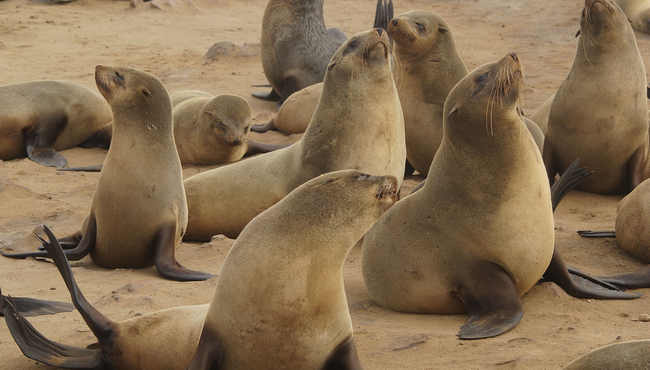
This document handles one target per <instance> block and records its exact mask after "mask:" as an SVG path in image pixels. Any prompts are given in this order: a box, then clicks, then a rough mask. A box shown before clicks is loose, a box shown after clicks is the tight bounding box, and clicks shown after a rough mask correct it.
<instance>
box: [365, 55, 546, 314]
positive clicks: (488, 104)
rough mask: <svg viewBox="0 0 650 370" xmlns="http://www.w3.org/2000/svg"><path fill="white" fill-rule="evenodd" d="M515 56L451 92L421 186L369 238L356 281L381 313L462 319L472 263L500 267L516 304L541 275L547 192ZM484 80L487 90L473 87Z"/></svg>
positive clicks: (481, 85)
mask: <svg viewBox="0 0 650 370" xmlns="http://www.w3.org/2000/svg"><path fill="white" fill-rule="evenodd" d="M512 58H513V57H512V56H511V55H507V56H506V57H504V58H503V59H501V60H500V61H499V62H496V63H491V64H486V65H484V66H482V67H479V68H478V69H476V70H475V71H474V72H472V73H471V74H470V75H468V76H466V77H465V78H464V79H463V80H461V81H460V82H459V83H458V85H456V87H454V89H453V90H452V91H451V93H450V94H449V96H448V98H447V102H446V103H445V110H444V114H445V115H444V117H445V119H444V125H445V126H444V127H445V133H444V136H443V139H442V144H441V145H440V149H439V150H438V152H437V153H436V156H435V158H434V160H433V162H432V164H431V168H430V170H429V176H428V178H427V181H426V183H425V185H424V187H423V188H422V189H421V190H419V191H417V192H415V193H413V194H411V195H409V196H408V197H406V198H404V199H402V200H401V201H400V202H398V203H397V204H396V205H395V206H394V207H393V208H391V209H389V210H388V211H387V212H386V214H385V215H384V216H382V217H381V218H380V219H379V220H378V221H377V223H375V225H373V227H372V228H371V229H370V230H369V231H368V232H367V233H366V235H365V237H364V239H363V245H362V248H363V265H362V267H363V276H364V280H365V283H366V287H367V288H368V292H369V293H370V295H371V297H372V298H373V299H374V300H375V301H376V302H377V303H378V304H379V305H381V306H382V307H385V308H389V309H392V310H397V311H404V312H414V313H437V314H458V313H464V312H467V310H466V307H465V304H463V302H462V301H461V300H460V299H459V297H458V289H460V286H459V284H461V281H463V277H464V276H467V274H475V273H476V271H473V270H468V268H469V267H468V266H471V265H473V264H474V262H475V261H477V260H484V261H490V262H493V263H495V264H497V265H499V266H501V267H502V268H503V269H504V270H505V271H506V272H507V274H508V275H509V276H510V278H511V279H512V281H513V283H514V286H515V287H516V291H517V294H518V295H520V296H521V295H523V294H524V293H525V292H526V291H528V290H529V289H530V288H531V287H532V286H533V285H535V284H536V283H537V281H538V280H539V279H540V277H541V276H542V274H543V273H544V271H545V270H546V268H547V267H548V264H549V262H550V260H551V256H552V254H553V245H554V231H553V214H552V210H551V201H550V189H549V186H548V182H547V180H546V175H545V171H544V166H543V163H542V158H541V155H540V153H539V150H538V149H537V147H536V145H535V143H534V141H533V139H532V137H531V135H530V134H529V132H528V131H527V130H526V129H525V128H524V126H523V124H522V117H521V115H520V113H519V112H518V110H517V109H516V105H517V104H518V99H519V94H520V89H521V86H523V77H522V76H521V66H520V64H519V62H518V61H513V60H512ZM485 73H487V77H486V80H485V81H486V82H484V83H480V82H478V79H480V78H482V76H483V75H484V74H485ZM495 76H496V77H495ZM495 81H498V83H497V82H495ZM505 81H510V82H511V85H509V86H508V84H507V83H506V82H505ZM504 85H505V86H504Z"/></svg>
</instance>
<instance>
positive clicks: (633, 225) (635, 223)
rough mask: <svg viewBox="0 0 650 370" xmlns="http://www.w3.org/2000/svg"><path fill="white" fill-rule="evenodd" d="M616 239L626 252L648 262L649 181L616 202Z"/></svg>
mask: <svg viewBox="0 0 650 370" xmlns="http://www.w3.org/2000/svg"><path fill="white" fill-rule="evenodd" d="M616 239H618V243H619V245H620V246H621V248H623V249H624V250H625V251H626V252H627V253H629V254H631V255H633V256H634V257H636V258H638V259H640V260H642V261H644V262H646V263H650V181H648V180H646V181H644V182H643V183H641V185H639V186H637V187H636V189H634V190H633V191H632V192H631V193H630V194H628V195H627V196H626V197H625V198H623V200H621V202H620V203H619V204H618V207H617V209H616Z"/></svg>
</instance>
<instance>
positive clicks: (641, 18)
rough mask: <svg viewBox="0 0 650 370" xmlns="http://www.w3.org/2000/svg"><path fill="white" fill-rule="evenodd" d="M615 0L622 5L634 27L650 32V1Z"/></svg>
mask: <svg viewBox="0 0 650 370" xmlns="http://www.w3.org/2000/svg"><path fill="white" fill-rule="evenodd" d="M614 2H615V3H616V4H618V6H620V7H621V9H622V10H623V12H624V13H625V15H626V16H627V18H628V19H629V20H630V23H632V27H634V29H636V30H637V31H641V32H645V33H650V1H648V0H614Z"/></svg>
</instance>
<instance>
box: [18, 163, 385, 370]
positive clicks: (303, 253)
mask: <svg viewBox="0 0 650 370" xmlns="http://www.w3.org/2000/svg"><path fill="white" fill-rule="evenodd" d="M396 191H397V181H396V179H395V178H394V177H390V176H385V177H372V176H368V175H364V174H362V173H360V172H358V171H353V170H347V171H341V172H337V173H330V174H326V175H322V176H320V177H318V178H316V179H312V180H311V181H309V182H308V183H306V184H304V185H302V186H301V187H299V188H298V189H296V190H295V191H293V192H292V193H291V194H290V195H289V196H287V197H286V198H285V199H283V200H282V202H280V203H278V204H277V205H276V206H274V207H272V208H270V209H269V210H267V211H266V212H264V213H263V214H261V215H260V216H258V217H257V218H256V219H255V220H254V221H253V222H251V223H250V226H248V227H247V228H246V230H244V232H242V234H241V236H240V238H238V239H237V241H236V242H235V244H233V246H232V248H231V250H230V252H229V253H228V256H227V257H226V260H225V261H224V264H223V267H222V269H221V272H220V273H219V281H218V283H217V288H216V293H215V296H214V298H213V301H212V303H211V304H210V305H202V306H190V307H179V308H173V309H168V310H164V311H160V312H155V313H151V314H148V315H144V316H141V317H136V318H134V319H131V320H127V321H124V322H120V323H115V322H112V321H110V320H109V319H108V318H106V317H104V316H103V315H102V314H101V313H99V312H98V311H97V310H96V309H94V308H93V307H92V306H91V305H90V304H88V302H87V300H86V299H85V298H84V297H83V294H82V293H81V291H80V290H79V288H78V287H77V285H76V283H75V282H74V277H73V276H72V272H71V270H70V267H69V265H68V264H67V263H66V260H65V256H64V255H63V253H62V251H61V249H60V247H58V242H57V241H56V239H55V238H54V236H53V235H52V234H51V232H50V231H49V230H47V231H46V233H47V235H48V237H49V238H50V240H51V244H50V243H47V242H45V241H44V242H43V244H44V245H45V247H46V248H47V250H48V251H49V252H50V253H51V254H52V256H53V260H54V261H55V264H56V265H57V267H58V268H59V270H60V271H61V274H62V276H63V277H64V280H65V281H66V285H67V286H68V288H69V290H70V292H71V296H72V300H73V302H74V303H75V306H76V307H77V308H78V310H79V312H80V313H81V314H82V316H83V317H84V320H85V321H86V323H87V324H88V326H89V327H90V329H91V330H92V331H93V333H94V334H95V336H96V337H97V339H98V340H99V348H97V347H95V349H81V348H74V347H69V346H65V345H61V344H58V343H54V342H51V341H49V340H47V339H46V338H44V337H43V336H42V335H40V334H39V333H38V332H37V331H36V329H34V328H33V327H32V326H31V325H29V323H28V322H27V321H26V320H25V319H24V318H22V317H21V316H20V315H19V314H17V313H15V312H12V311H9V314H8V315H7V319H6V321H7V324H8V326H9V328H10V331H11V334H12V335H13V336H14V338H15V339H16V343H17V344H18V345H19V346H20V347H21V350H22V351H23V353H25V355H26V356H28V357H30V358H33V359H35V360H38V361H41V362H44V363H47V364H49V365H53V366H57V367H63V368H71V367H72V365H76V366H77V368H79V367H83V368H91V369H132V370H138V369H140V370H143V369H160V368H165V369H178V370H182V369H186V368H187V366H188V364H189V363H190V358H191V356H192V354H193V353H194V352H195V350H196V352H197V354H196V356H195V359H194V362H193V363H192V365H191V366H190V368H192V369H194V368H195V366H198V365H199V362H200V360H205V361H206V362H207V361H210V360H212V359H211V358H210V355H212V354H217V353H218V354H222V355H223V362H221V366H220V367H219V366H217V367H216V368H219V369H232V368H233V365H232V363H233V362H235V363H237V362H240V363H241V362H245V361H251V362H255V361H257V362H258V364H257V365H258V366H254V365H251V364H246V365H247V366H244V367H239V368H246V369H283V368H287V369H311V368H313V369H329V368H332V367H327V366H326V367H323V366H322V365H323V364H325V363H326V362H327V363H328V364H329V365H336V364H340V363H341V362H342V363H343V364H345V365H355V366H354V367H346V368H357V369H360V366H359V365H358V363H359V360H358V358H357V357H356V353H355V349H354V342H353V341H352V338H351V336H352V325H351V322H350V314H349V311H348V306H347V301H346V298H345V293H344V290H343V276H342V267H343V263H344V261H345V258H346V256H347V254H348V252H349V251H350V249H351V248H352V246H353V245H354V243H355V242H356V241H357V240H358V239H359V238H360V237H361V235H363V233H364V232H365V231H366V230H367V229H368V228H369V227H370V225H371V224H372V223H373V222H374V221H375V220H376V219H377V218H378V217H379V216H380V215H381V214H382V213H383V212H384V211H385V210H386V208H388V207H390V205H392V204H393V203H394V202H395V201H396V200H397V193H396ZM289 219H290V220H292V227H289V228H287V227H286V224H285V222H283V220H289ZM332 229H336V230H337V233H336V234H335V235H334V234H331V233H330V232H329V231H330V230H332ZM306 230H311V231H312V232H307V233H306V232H305V231H306ZM269 260H282V261H283V263H282V264H281V265H274V264H269V263H268V261H269ZM309 261H319V263H315V264H310V263H309ZM305 263H307V265H306V264H305ZM271 275H273V276H274V277H273V279H268V278H267V277H268V276H271ZM295 282H299V284H298V285H295V284H294V283H295ZM224 296H226V297H228V298H224ZM229 312H234V315H231V314H230V313H229ZM206 315H207V318H206ZM250 315H254V316H255V318H251V316H250ZM204 319H205V324H204ZM287 322H290V323H291V324H290V325H289V326H287V324H286V323H287ZM202 328H203V333H202V334H201V330H202ZM240 328H245V329H243V331H240ZM233 331H234V332H236V334H232V335H231V332H233ZM199 334H201V340H200V341H199ZM242 335H246V340H245V341H244V342H243V344H244V345H245V346H252V348H254V350H253V351H254V352H249V351H248V350H247V349H246V348H241V347H239V346H238V344H239V343H241V336H242ZM33 338H38V340H33ZM170 338H173V340H170ZM197 343H198V349H197ZM213 349H214V350H213ZM276 351H277V352H276ZM251 353H254V354H255V355H253V356H251ZM346 356H347V357H346ZM337 361H340V362H337ZM346 361H348V362H346ZM259 362H261V364H259Z"/></svg>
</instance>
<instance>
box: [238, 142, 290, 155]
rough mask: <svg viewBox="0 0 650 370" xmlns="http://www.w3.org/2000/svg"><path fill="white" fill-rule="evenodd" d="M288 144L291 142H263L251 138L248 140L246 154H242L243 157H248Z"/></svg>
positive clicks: (284, 146)
mask: <svg viewBox="0 0 650 370" xmlns="http://www.w3.org/2000/svg"><path fill="white" fill-rule="evenodd" d="M247 140H248V139H247ZM289 145H292V144H286V145H285V144H263V143H258V142H255V141H252V140H248V150H247V151H246V154H244V157H248V156H250V155H254V154H259V153H268V152H272V151H274V150H278V149H284V148H286V147H288V146H289Z"/></svg>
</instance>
